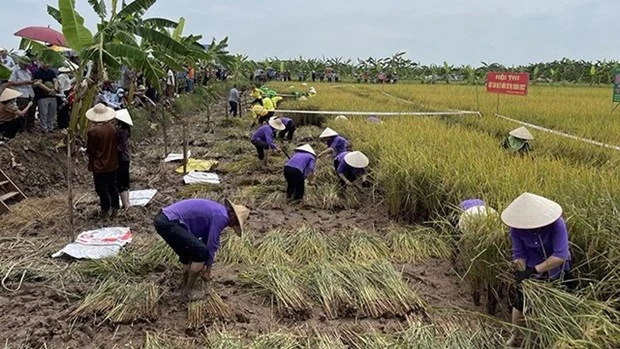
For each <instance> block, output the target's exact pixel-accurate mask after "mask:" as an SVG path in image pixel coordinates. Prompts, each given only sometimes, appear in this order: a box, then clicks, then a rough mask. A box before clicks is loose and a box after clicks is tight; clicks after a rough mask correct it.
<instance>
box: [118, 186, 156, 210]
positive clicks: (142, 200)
mask: <svg viewBox="0 0 620 349" xmlns="http://www.w3.org/2000/svg"><path fill="white" fill-rule="evenodd" d="M155 194H157V189H146V190H132V191H130V192H129V206H131V207H136V206H140V207H144V206H146V205H148V204H149V202H151V200H153V198H154V197H155ZM122 206H123V203H122V202H121V207H122Z"/></svg>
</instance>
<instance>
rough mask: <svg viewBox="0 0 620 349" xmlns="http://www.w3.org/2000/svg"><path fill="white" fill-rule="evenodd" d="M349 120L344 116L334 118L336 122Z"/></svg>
mask: <svg viewBox="0 0 620 349" xmlns="http://www.w3.org/2000/svg"><path fill="white" fill-rule="evenodd" d="M348 120H349V119H347V117H346V116H344V115H338V116H336V121H348Z"/></svg>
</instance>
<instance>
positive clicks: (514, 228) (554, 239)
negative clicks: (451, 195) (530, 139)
mask: <svg viewBox="0 0 620 349" xmlns="http://www.w3.org/2000/svg"><path fill="white" fill-rule="evenodd" d="M502 221H503V222H504V223H505V224H506V225H508V226H509V227H510V238H511V240H512V259H513V264H514V266H515V269H516V270H517V271H516V272H515V279H516V282H517V294H516V299H515V302H514V305H513V309H512V322H513V324H515V325H517V324H519V323H520V322H521V320H522V318H523V292H522V290H521V285H520V284H521V282H522V281H523V280H525V279H529V278H536V279H540V280H548V281H553V280H560V281H562V283H563V285H564V286H565V287H568V288H571V286H572V283H571V282H570V280H571V279H572V276H571V275H570V261H571V255H570V251H569V242H568V231H567V229H566V223H565V222H564V219H563V218H562V207H561V206H560V205H559V204H557V203H556V202H553V201H551V200H549V199H547V198H544V197H542V196H538V195H535V194H530V193H524V194H522V195H521V196H519V197H518V198H516V199H515V200H514V201H513V202H512V203H511V204H510V205H508V207H506V209H505V210H504V211H503V212H502Z"/></svg>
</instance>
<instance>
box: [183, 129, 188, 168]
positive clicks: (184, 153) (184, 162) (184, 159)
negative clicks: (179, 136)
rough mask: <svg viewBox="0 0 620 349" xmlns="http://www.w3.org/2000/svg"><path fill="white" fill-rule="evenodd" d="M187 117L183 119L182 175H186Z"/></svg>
mask: <svg viewBox="0 0 620 349" xmlns="http://www.w3.org/2000/svg"><path fill="white" fill-rule="evenodd" d="M187 143H188V140H187V117H185V118H183V175H186V174H187V158H188V156H187Z"/></svg>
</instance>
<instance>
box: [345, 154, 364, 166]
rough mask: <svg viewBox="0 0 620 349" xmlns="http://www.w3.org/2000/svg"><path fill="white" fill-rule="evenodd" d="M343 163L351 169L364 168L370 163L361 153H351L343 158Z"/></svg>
mask: <svg viewBox="0 0 620 349" xmlns="http://www.w3.org/2000/svg"><path fill="white" fill-rule="evenodd" d="M344 162H345V163H346V164H347V165H349V166H351V167H353V168H366V167H368V164H369V163H370V161H368V158H367V157H366V155H364V154H363V153H362V152H361V151H352V152H350V153H348V154H347V155H345V156H344Z"/></svg>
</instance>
